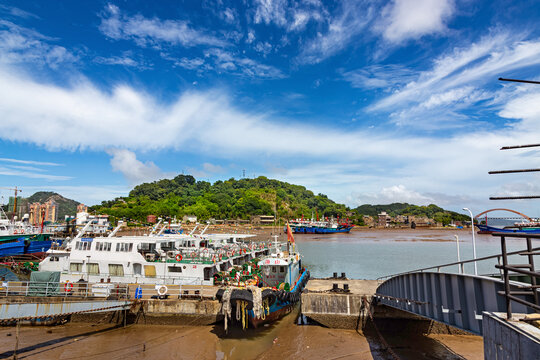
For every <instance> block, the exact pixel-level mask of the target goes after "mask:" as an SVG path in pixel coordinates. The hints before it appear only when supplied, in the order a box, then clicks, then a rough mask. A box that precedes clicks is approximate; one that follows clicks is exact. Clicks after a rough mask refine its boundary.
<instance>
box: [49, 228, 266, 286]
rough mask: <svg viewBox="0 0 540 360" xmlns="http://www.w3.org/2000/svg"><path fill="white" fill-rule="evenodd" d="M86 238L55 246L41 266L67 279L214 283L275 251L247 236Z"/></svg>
mask: <svg viewBox="0 0 540 360" xmlns="http://www.w3.org/2000/svg"><path fill="white" fill-rule="evenodd" d="M118 229H119V227H117V228H116V229H115V230H114V231H113V232H112V233H111V234H110V235H109V236H108V237H95V238H85V237H83V236H84V235H83V234H84V231H82V232H81V233H79V234H78V235H77V237H75V238H74V239H72V240H71V241H69V242H67V244H66V246H65V248H62V249H51V250H49V251H48V252H47V257H46V258H45V259H44V260H43V261H42V262H41V263H40V265H39V270H40V271H57V272H60V281H62V282H66V281H69V282H77V281H81V280H82V281H87V282H92V283H93V282H111V283H138V284H171V285H172V284H181V285H187V284H200V285H213V282H214V277H213V275H214V274H215V273H217V272H218V271H225V270H227V269H228V268H230V267H232V266H234V265H242V264H243V263H245V262H248V261H250V260H252V259H254V258H257V257H260V256H262V255H264V254H267V253H268V252H269V245H270V244H264V245H263V244H261V243H253V242H250V241H248V240H247V237H246V235H238V234H228V235H227V234H219V235H215V236H212V235H205V236H204V237H200V236H198V235H183V234H168V235H153V234H151V235H148V236H121V237H118V236H115V234H116V232H117V231H118Z"/></svg>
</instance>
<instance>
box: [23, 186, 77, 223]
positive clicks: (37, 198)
mask: <svg viewBox="0 0 540 360" xmlns="http://www.w3.org/2000/svg"><path fill="white" fill-rule="evenodd" d="M51 199H52V200H54V202H56V204H57V205H58V215H57V219H58V221H63V220H64V217H65V216H66V215H75V214H76V213H77V205H79V204H80V203H79V202H77V201H75V200H71V199H67V198H65V197H63V196H62V195H60V194H57V193H55V192H52V191H38V192H36V193H35V194H33V195H32V196H30V197H29V198H27V199H26V200H28V203H29V204H31V203H34V202H38V203H42V204H43V203H44V202H47V201H49V200H51Z"/></svg>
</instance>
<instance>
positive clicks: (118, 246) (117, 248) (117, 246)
mask: <svg viewBox="0 0 540 360" xmlns="http://www.w3.org/2000/svg"><path fill="white" fill-rule="evenodd" d="M116 251H120V243H116Z"/></svg>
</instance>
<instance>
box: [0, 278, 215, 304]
mask: <svg viewBox="0 0 540 360" xmlns="http://www.w3.org/2000/svg"><path fill="white" fill-rule="evenodd" d="M217 289H218V288H217V287H216V286H213V285H203V284H202V281H197V282H192V283H186V282H184V283H182V284H169V283H167V284H136V283H135V284H133V283H132V284H121V283H102V282H99V283H88V282H75V283H74V282H31V281H9V282H2V283H0V298H10V299H13V298H18V297H19V298H20V297H27V298H28V297H57V298H58V297H59V298H65V299H66V300H67V299H68V298H69V299H70V300H75V299H88V298H91V299H99V298H106V299H108V300H112V299H114V300H118V299H141V300H149V299H166V298H167V299H182V298H187V299H203V298H215V295H216V291H217Z"/></svg>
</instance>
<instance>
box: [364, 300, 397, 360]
mask: <svg viewBox="0 0 540 360" xmlns="http://www.w3.org/2000/svg"><path fill="white" fill-rule="evenodd" d="M362 301H363V302H364V305H365V307H366V310H367V313H368V315H369V318H370V319H371V323H372V324H373V328H374V329H375V331H376V332H377V335H378V336H379V340H380V341H381V343H382V344H383V346H384V350H386V351H388V353H389V354H390V355H391V356H392V357H393V358H394V360H400V358H399V356H398V355H397V354H396V353H395V352H394V350H392V348H391V347H390V345H388V343H387V342H386V340H385V339H384V337H383V336H382V334H381V332H380V331H379V329H378V328H377V325H376V324H375V320H374V319H373V315H372V314H371V308H370V304H369V302H368V300H367V297H365V296H362Z"/></svg>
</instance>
